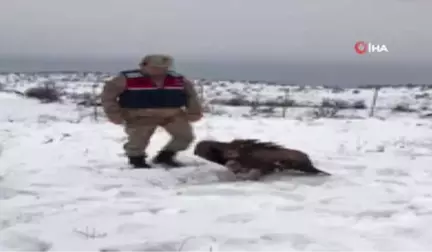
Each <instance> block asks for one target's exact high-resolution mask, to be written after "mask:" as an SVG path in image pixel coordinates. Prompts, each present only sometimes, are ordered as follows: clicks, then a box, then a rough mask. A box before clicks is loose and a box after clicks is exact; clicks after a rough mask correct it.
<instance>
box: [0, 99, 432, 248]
mask: <svg viewBox="0 0 432 252" xmlns="http://www.w3.org/2000/svg"><path fill="white" fill-rule="evenodd" d="M0 108H1V109H0V143H1V145H0V205H1V207H0V248H1V249H2V250H14V251H24V250H36V251H47V250H52V251H64V250H67V251H84V250H85V251H100V250H111V251H112V250H118V251H130V250H135V251H138V250H139V251H150V250H152V251H162V250H163V251H176V250H179V249H181V250H183V251H192V250H194V251H198V250H200V251H209V249H210V247H211V248H212V249H213V251H234V250H235V251H264V250H266V251H270V250H272V251H282V250H283V251H287V250H296V251H305V250H308V251H310V250H326V251H328V250H355V251H364V250H367V251H384V250H430V249H432V245H431V242H430V240H431V239H432V228H431V226H430V223H431V221H432V195H431V193H430V192H431V189H432V171H431V170H430V164H431V163H432V155H431V154H432V122H431V121H430V120H427V119H420V118H416V117H413V116H409V115H404V116H394V117H391V116H389V117H387V118H385V119H377V118H366V119H358V120H349V119H317V120H296V119H292V118H285V119H283V118H242V117H236V118H229V117H225V116H210V115H209V116H207V117H205V119H203V120H202V121H200V122H197V123H195V125H194V126H195V130H196V134H197V139H209V138H215V139H219V140H230V139H232V138H249V137H254V138H259V139H262V140H271V141H276V142H278V143H281V144H284V145H285V146H287V147H290V148H296V149H300V150H303V151H305V152H307V153H308V154H309V155H310V156H311V158H312V159H313V161H314V163H315V164H316V166H317V167H318V168H320V169H322V170H325V171H328V172H330V173H332V174H333V176H331V177H327V178H326V177H318V178H311V177H301V176H287V177H282V178H275V177H269V178H267V179H265V181H263V182H236V183H233V182H229V181H224V180H223V179H222V178H223V175H224V169H223V168H222V167H219V166H217V165H212V164H209V163H205V162H204V161H201V160H199V159H198V158H197V157H194V156H193V155H192V149H193V148H191V149H189V150H188V151H186V152H185V153H182V155H181V156H180V157H179V158H181V159H182V160H186V161H188V162H190V163H192V165H191V166H189V167H187V168H182V169H176V170H171V171H166V170H163V169H154V170H131V169H128V168H127V166H126V160H125V157H124V156H123V153H122V144H123V142H124V140H125V134H124V132H123V130H122V128H121V127H119V126H115V125H112V124H109V123H108V122H106V121H105V120H103V119H101V120H100V121H97V122H95V121H92V120H90V119H88V118H86V119H83V120H81V121H80V122H79V123H77V122H78V121H77V120H76V119H77V118H78V117H79V113H80V112H79V111H77V110H76V109H75V107H74V106H71V105H68V104H40V103H39V102H37V101H34V100H29V99H24V98H21V97H18V96H15V95H13V94H6V93H0ZM167 140H168V135H167V134H166V133H165V132H164V131H162V130H160V131H158V132H157V133H156V134H155V135H154V137H153V138H152V141H151V145H150V147H149V154H150V155H154V154H155V153H156V151H157V150H158V149H159V148H160V147H161V146H162V145H163V144H165V142H166V141H167ZM219 180H222V181H219Z"/></svg>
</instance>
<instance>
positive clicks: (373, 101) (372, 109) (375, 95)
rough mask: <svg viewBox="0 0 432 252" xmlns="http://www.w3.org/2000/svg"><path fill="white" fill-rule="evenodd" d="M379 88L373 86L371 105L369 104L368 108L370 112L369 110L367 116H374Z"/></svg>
mask: <svg viewBox="0 0 432 252" xmlns="http://www.w3.org/2000/svg"><path fill="white" fill-rule="evenodd" d="M379 90H380V87H375V90H374V96H373V99H372V105H371V109H370V112H369V117H373V116H374V113H375V106H376V101H377V99H378V92H379Z"/></svg>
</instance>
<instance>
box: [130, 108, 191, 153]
mask: <svg viewBox="0 0 432 252" xmlns="http://www.w3.org/2000/svg"><path fill="white" fill-rule="evenodd" d="M157 127H163V128H164V129H165V130H166V131H167V132H168V133H169V134H170V135H171V140H170V141H169V142H168V143H167V144H166V145H165V147H163V150H170V151H175V152H177V151H183V150H185V149H187V148H188V147H189V145H190V144H191V143H192V142H193V140H194V138H195V136H194V134H193V129H192V126H191V124H190V122H189V121H188V120H187V118H186V117H185V116H182V115H176V116H174V117H168V118H166V117H150V116H140V117H136V118H131V119H129V120H126V127H125V132H126V134H127V136H128V140H127V142H126V143H125V144H124V146H123V148H124V150H125V152H126V155H128V156H140V155H144V154H145V150H146V148H147V146H148V144H149V141H150V138H151V136H152V135H153V133H154V132H155V130H156V129H157Z"/></svg>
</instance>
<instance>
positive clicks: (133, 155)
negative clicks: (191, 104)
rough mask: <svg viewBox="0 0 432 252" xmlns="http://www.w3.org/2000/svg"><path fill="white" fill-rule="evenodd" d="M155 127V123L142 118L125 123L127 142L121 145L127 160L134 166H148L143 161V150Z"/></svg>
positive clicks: (144, 155)
mask: <svg viewBox="0 0 432 252" xmlns="http://www.w3.org/2000/svg"><path fill="white" fill-rule="evenodd" d="M156 127H157V124H154V123H151V122H150V121H146V120H143V119H136V120H131V121H128V122H127V123H126V127H125V132H126V134H127V142H126V143H125V144H124V146H123V147H124V150H125V153H126V155H127V156H128V158H129V162H130V163H131V164H132V165H134V166H135V167H142V168H144V167H148V165H146V163H145V157H146V154H145V150H146V148H147V146H148V144H149V141H150V138H151V136H152V135H153V133H154V132H155V130H156Z"/></svg>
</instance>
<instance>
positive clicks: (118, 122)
mask: <svg viewBox="0 0 432 252" xmlns="http://www.w3.org/2000/svg"><path fill="white" fill-rule="evenodd" d="M109 121H110V122H111V123H113V124H116V125H121V124H123V122H124V120H123V118H121V117H111V118H109Z"/></svg>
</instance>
